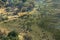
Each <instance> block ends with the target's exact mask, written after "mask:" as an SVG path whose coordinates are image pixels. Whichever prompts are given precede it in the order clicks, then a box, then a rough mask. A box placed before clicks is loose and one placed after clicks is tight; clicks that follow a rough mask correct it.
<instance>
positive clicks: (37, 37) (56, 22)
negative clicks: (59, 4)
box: [0, 0, 60, 40]
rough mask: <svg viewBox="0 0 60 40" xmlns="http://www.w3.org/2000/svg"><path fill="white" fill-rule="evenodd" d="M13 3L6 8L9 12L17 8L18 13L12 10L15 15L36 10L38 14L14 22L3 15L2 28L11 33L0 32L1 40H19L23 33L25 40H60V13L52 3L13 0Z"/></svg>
mask: <svg viewBox="0 0 60 40" xmlns="http://www.w3.org/2000/svg"><path fill="white" fill-rule="evenodd" d="M11 2H12V4H11V5H10V4H8V5H10V6H8V5H6V6H5V7H6V8H7V10H10V9H11V7H15V8H16V7H17V8H18V10H16V11H15V10H13V9H11V10H13V12H14V13H17V14H18V12H20V11H21V12H27V13H29V12H30V11H32V10H33V9H34V8H36V11H37V12H35V13H33V14H25V15H23V16H19V17H18V18H16V19H13V20H9V19H8V18H7V16H6V15H2V14H1V15H0V21H1V22H0V28H6V29H7V31H10V32H8V33H7V34H5V33H3V32H0V39H1V40H19V37H18V36H19V35H20V36H21V35H22V34H23V33H25V35H24V36H23V38H24V40H60V13H58V12H57V11H56V9H55V8H54V7H53V6H54V5H53V3H52V1H50V2H49V1H41V2H35V0H15V1H13V0H11ZM15 2H16V3H15ZM35 3H36V4H35ZM50 3H52V4H50ZM12 5H13V6H12ZM9 7H10V8H9ZM37 7H38V8H37ZM28 10H29V11H28ZM7 12H10V11H7ZM17 14H16V15H17ZM22 14H23V13H22ZM8 16H10V15H8ZM12 16H15V15H12ZM17 16H18V15H17ZM13 30H14V31H13ZM21 33H22V34H21Z"/></svg>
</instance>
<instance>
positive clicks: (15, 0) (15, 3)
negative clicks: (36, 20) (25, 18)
mask: <svg viewBox="0 0 60 40" xmlns="http://www.w3.org/2000/svg"><path fill="white" fill-rule="evenodd" d="M0 2H1V4H4V7H6V8H7V7H11V8H14V7H15V8H18V10H17V11H18V12H19V11H22V12H25V11H31V10H32V9H33V8H34V1H33V0H1V1H0ZM2 6H3V5H2Z"/></svg>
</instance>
